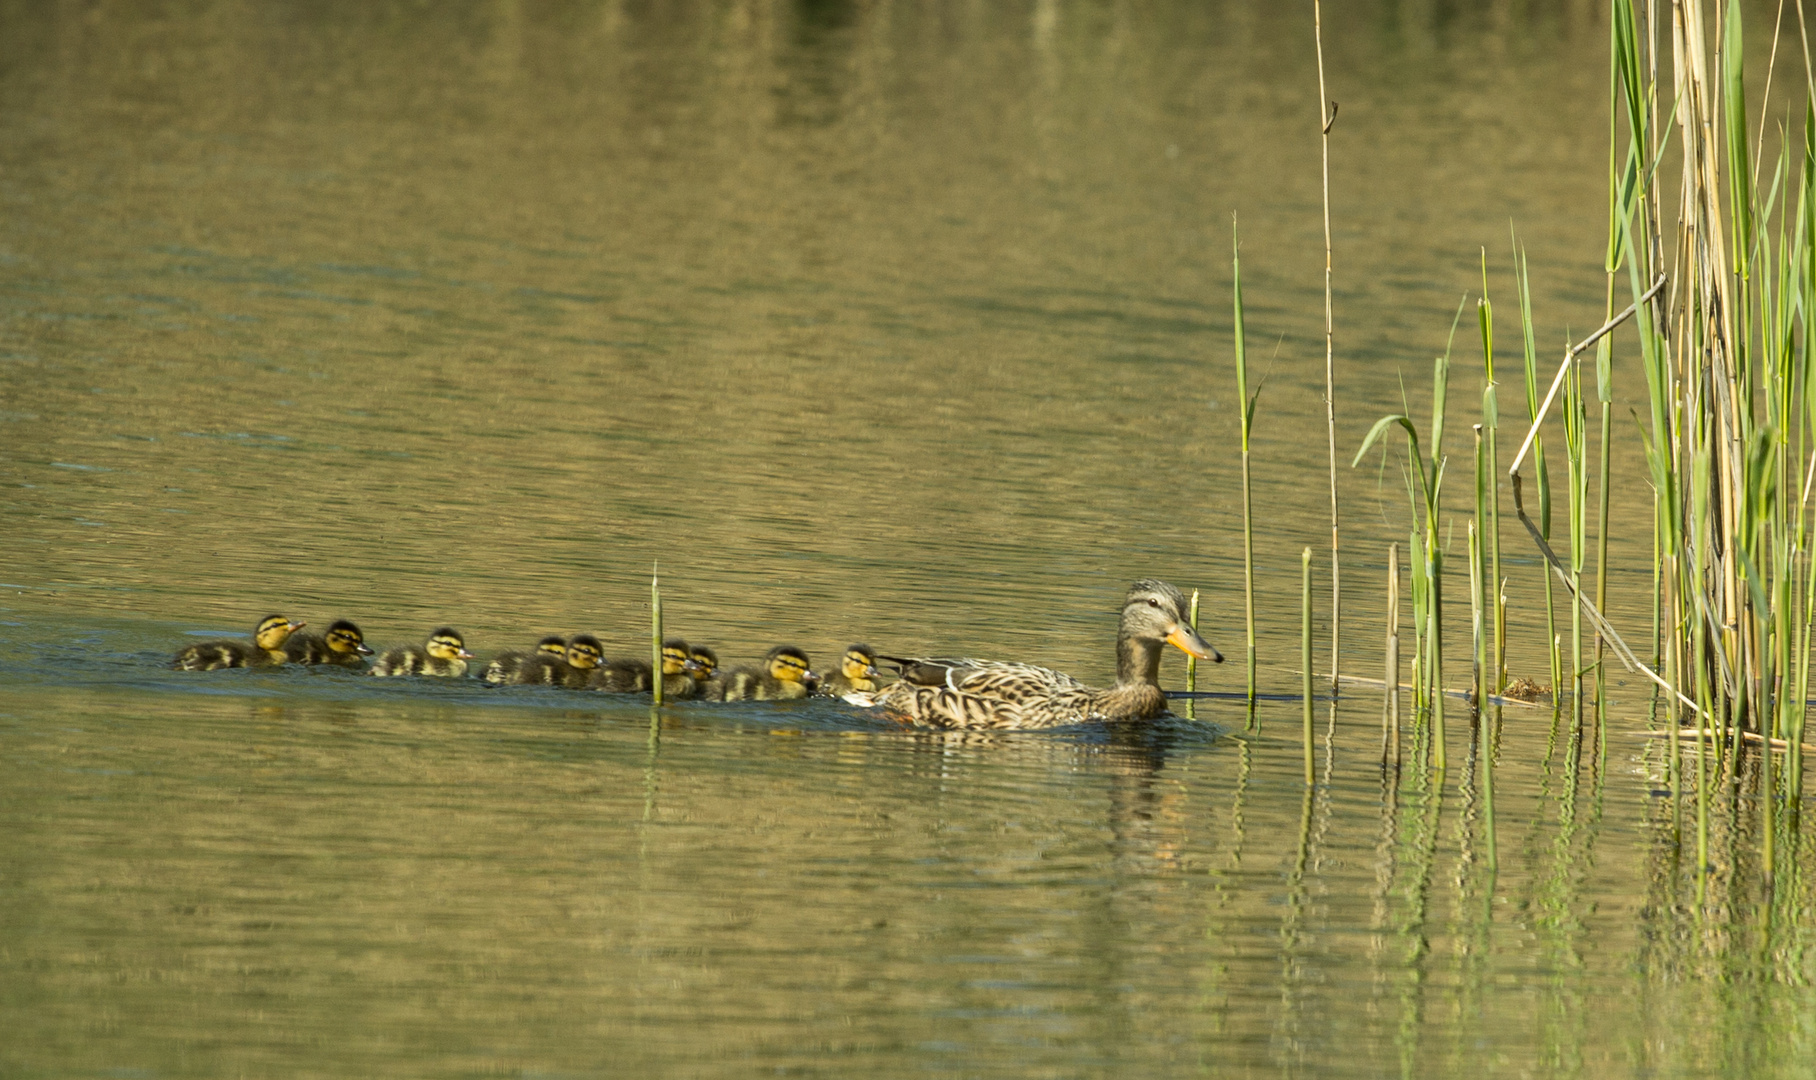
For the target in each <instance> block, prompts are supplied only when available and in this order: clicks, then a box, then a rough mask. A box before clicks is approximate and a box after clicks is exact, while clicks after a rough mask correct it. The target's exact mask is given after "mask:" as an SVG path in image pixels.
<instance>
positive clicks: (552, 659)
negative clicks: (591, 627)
mask: <svg viewBox="0 0 1816 1080" xmlns="http://www.w3.org/2000/svg"><path fill="white" fill-rule="evenodd" d="M603 663H605V646H603V645H601V644H599V639H598V638H596V637H594V636H593V635H591V634H575V635H574V639H573V640H572V641H570V642H568V643H567V648H566V649H564V650H562V654H561V655H560V656H555V655H553V654H552V653H550V652H547V651H543V650H541V649H538V650H537V651H536V652H535V653H533V654H531V655H530V656H527V657H525V658H524V660H523V663H521V664H519V665H518V667H517V672H516V674H514V675H513V676H511V680H510V681H511V683H512V684H513V685H517V686H565V687H567V688H568V689H570V690H584V689H586V687H587V683H588V682H589V681H590V680H591V679H592V678H593V676H594V675H595V674H597V673H598V671H599V665H600V664H603Z"/></svg>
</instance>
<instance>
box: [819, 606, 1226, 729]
mask: <svg viewBox="0 0 1816 1080" xmlns="http://www.w3.org/2000/svg"><path fill="white" fill-rule="evenodd" d="M1168 644H1171V645H1174V646H1176V647H1178V648H1180V649H1182V650H1184V651H1185V652H1188V653H1190V654H1191V655H1193V656H1196V657H1198V658H1199V659H1203V660H1214V661H1217V662H1219V663H1221V662H1222V660H1223V657H1222V656H1221V655H1220V654H1219V653H1218V652H1217V650H1216V649H1213V648H1212V647H1211V646H1210V644H1209V643H1208V642H1206V641H1205V640H1204V639H1203V638H1202V637H1200V636H1198V633H1197V631H1195V630H1193V629H1192V627H1191V623H1190V622H1189V620H1188V619H1187V616H1186V600H1185V596H1184V595H1183V594H1181V593H1180V591H1179V590H1178V589H1176V588H1174V587H1173V586H1171V585H1169V584H1167V583H1166V582H1164V581H1154V580H1146V581H1137V582H1136V583H1135V584H1134V585H1132V586H1130V588H1129V594H1128V597H1127V598H1126V599H1125V600H1124V601H1123V605H1122V618H1121V624H1120V626H1119V628H1118V631H1117V635H1116V685H1115V686H1112V687H1110V688H1109V689H1107V690H1103V689H1097V688H1095V687H1090V686H1086V685H1085V684H1084V683H1081V682H1079V681H1078V680H1077V679H1074V678H1073V677H1072V676H1070V675H1066V674H1062V673H1061V672H1057V671H1054V670H1052V669H1051V668H1044V667H1037V666H1035V665H1033V664H1016V663H1003V662H1000V661H994V660H965V659H939V658H925V657H916V658H907V659H904V658H898V657H890V656H885V657H881V659H884V660H888V661H891V662H892V663H894V664H895V665H896V667H897V670H899V671H900V672H901V675H902V677H901V679H900V681H898V682H896V683H895V684H894V685H893V686H890V687H889V688H888V689H886V690H881V691H875V692H871V693H864V692H853V693H851V694H849V695H847V696H846V698H845V700H847V701H849V702H852V703H853V704H857V705H866V706H869V705H881V706H883V707H884V708H886V709H888V710H889V711H890V712H893V713H896V714H898V715H900V716H902V717H904V718H905V719H907V720H909V721H911V722H913V723H915V724H919V725H922V726H924V727H937V728H972V729H999V730H1012V729H1025V728H1045V727H1057V726H1059V725H1062V724H1080V723H1087V722H1091V721H1102V720H1146V719H1150V718H1152V717H1156V716H1159V715H1161V714H1163V713H1165V712H1166V710H1167V699H1166V694H1165V693H1163V692H1162V691H1161V689H1160V652H1161V647H1162V646H1164V645H1168Z"/></svg>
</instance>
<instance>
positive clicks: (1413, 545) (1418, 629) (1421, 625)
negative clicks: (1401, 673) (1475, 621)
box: [1406, 480, 1431, 718]
mask: <svg viewBox="0 0 1816 1080" xmlns="http://www.w3.org/2000/svg"><path fill="white" fill-rule="evenodd" d="M1408 482H1409V483H1410V480H1409V481H1408ZM1406 554H1407V566H1408V567H1409V568H1410V569H1411V570H1412V576H1411V583H1412V709H1413V715H1414V717H1415V718H1416V717H1418V716H1421V715H1423V714H1424V713H1425V711H1426V709H1428V708H1429V707H1430V705H1431V693H1430V691H1431V683H1430V680H1429V678H1428V677H1427V668H1428V667H1429V664H1428V657H1427V652H1428V650H1427V649H1426V648H1425V629H1426V627H1427V626H1429V625H1430V623H1429V622H1428V621H1427V619H1426V617H1425V608H1426V604H1427V603H1428V597H1427V593H1426V586H1427V585H1428V584H1430V583H1429V582H1428V581H1427V580H1426V577H1425V575H1424V574H1422V573H1420V572H1419V570H1420V568H1421V567H1423V566H1424V565H1425V547H1424V545H1423V544H1421V543H1420V542H1419V533H1418V530H1417V529H1414V530H1413V531H1412V533H1411V534H1410V535H1409V536H1408V537H1407V543H1406Z"/></svg>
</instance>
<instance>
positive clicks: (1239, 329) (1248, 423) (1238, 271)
mask: <svg viewBox="0 0 1816 1080" xmlns="http://www.w3.org/2000/svg"><path fill="white" fill-rule="evenodd" d="M1230 248H1231V255H1230V267H1231V276H1232V277H1233V279H1234V281H1235V290H1234V291H1235V294H1236V399H1237V400H1238V401H1239V402H1241V405H1242V599H1243V610H1244V612H1245V613H1246V615H1247V618H1248V699H1249V704H1251V705H1253V704H1254V702H1255V505H1254V501H1253V499H1252V497H1251V494H1250V490H1249V432H1250V430H1251V429H1252V427H1253V426H1254V423H1255V402H1256V400H1257V399H1259V398H1260V396H1261V393H1260V391H1256V392H1255V396H1254V397H1250V396H1249V392H1248V348H1247V335H1246V334H1245V333H1244V332H1243V323H1242V245H1241V243H1240V242H1239V240H1238V239H1237V237H1236V218H1235V215H1234V214H1232V215H1230ZM1332 632H1333V633H1334V632H1335V631H1334V630H1333V631H1332Z"/></svg>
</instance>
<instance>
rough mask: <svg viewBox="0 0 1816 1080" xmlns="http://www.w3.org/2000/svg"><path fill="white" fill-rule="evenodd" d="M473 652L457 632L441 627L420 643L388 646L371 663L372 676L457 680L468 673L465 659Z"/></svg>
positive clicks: (469, 658) (469, 657) (471, 655)
mask: <svg viewBox="0 0 1816 1080" xmlns="http://www.w3.org/2000/svg"><path fill="white" fill-rule="evenodd" d="M471 659H473V654H472V653H470V652H468V651H467V643H466V640H465V639H464V638H462V637H461V636H460V631H458V630H456V629H454V628H453V627H451V626H444V627H442V628H441V629H439V630H437V631H435V632H434V633H433V634H430V635H429V640H427V641H425V642H423V643H422V644H421V645H400V646H398V647H397V648H395V649H390V650H387V651H386V652H385V654H384V655H383V656H381V657H379V658H378V660H377V661H376V662H375V663H374V664H373V665H372V671H371V674H373V675H434V676H439V677H442V678H449V679H458V678H461V677H462V676H464V675H466V673H467V661H468V660H471Z"/></svg>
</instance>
